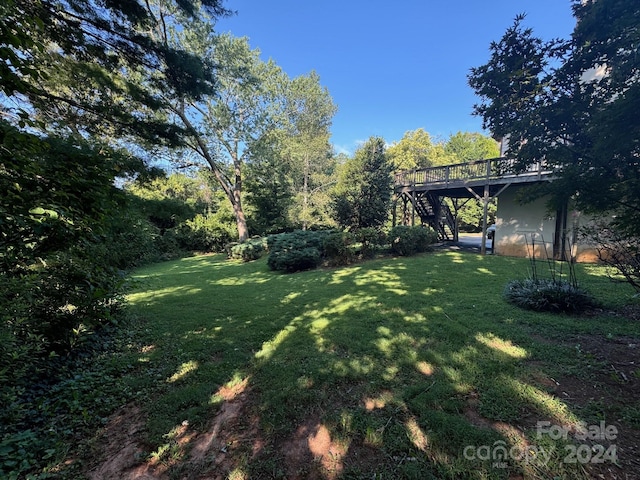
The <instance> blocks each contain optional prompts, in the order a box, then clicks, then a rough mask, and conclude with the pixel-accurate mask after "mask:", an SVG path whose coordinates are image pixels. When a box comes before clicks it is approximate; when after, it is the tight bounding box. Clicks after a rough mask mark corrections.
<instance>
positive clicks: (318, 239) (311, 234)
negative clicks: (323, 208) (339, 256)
mask: <svg viewBox="0 0 640 480" xmlns="http://www.w3.org/2000/svg"><path fill="white" fill-rule="evenodd" d="M330 233H331V232H329V231H312V230H296V231H294V232H291V233H280V234H278V235H271V236H269V237H267V246H268V249H269V258H268V259H267V265H268V266H269V268H270V269H271V270H277V271H282V272H289V273H291V272H297V271H299V270H309V269H311V268H316V267H317V266H318V265H320V261H321V258H322V252H323V250H324V239H325V237H326V236H327V235H329V234H330Z"/></svg>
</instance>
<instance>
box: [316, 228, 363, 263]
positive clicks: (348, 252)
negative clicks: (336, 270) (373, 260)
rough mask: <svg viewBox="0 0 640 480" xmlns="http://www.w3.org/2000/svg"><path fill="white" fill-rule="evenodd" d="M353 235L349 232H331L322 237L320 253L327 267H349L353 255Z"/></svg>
mask: <svg viewBox="0 0 640 480" xmlns="http://www.w3.org/2000/svg"><path fill="white" fill-rule="evenodd" d="M354 239H355V237H354V235H353V234H351V233H349V232H331V233H329V234H328V235H326V236H325V237H324V240H323V242H322V253H323V256H324V258H325V259H326V260H327V263H328V264H329V265H333V266H339V265H349V264H350V263H351V262H352V261H353V259H354V257H355V255H354V252H353V243H354Z"/></svg>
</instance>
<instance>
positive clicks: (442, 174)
mask: <svg viewBox="0 0 640 480" xmlns="http://www.w3.org/2000/svg"><path fill="white" fill-rule="evenodd" d="M551 173H553V172H552V171H551V170H550V169H549V168H546V167H545V164H544V162H537V163H535V164H532V165H531V166H530V167H529V168H527V169H526V170H524V171H522V170H517V169H516V168H515V161H514V160H509V159H506V158H491V159H489V160H477V161H475V162H468V163H457V164H454V165H443V166H440V167H426V168H415V169H412V170H403V171H401V172H397V173H396V174H395V185H396V187H415V186H421V185H440V186H443V187H446V186H454V185H456V184H458V185H464V184H465V183H468V182H470V181H478V180H486V181H491V180H499V179H503V178H513V177H517V178H531V180H533V181H535V180H541V179H542V177H543V176H545V175H549V174H551Z"/></svg>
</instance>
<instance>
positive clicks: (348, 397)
mask: <svg viewBox="0 0 640 480" xmlns="http://www.w3.org/2000/svg"><path fill="white" fill-rule="evenodd" d="M266 262H267V261H266V258H262V259H260V260H257V261H254V262H249V263H244V262H242V261H230V260H227V259H226V258H225V257H224V256H223V255H211V256H200V257H191V258H185V259H181V260H178V261H170V262H165V263H161V264H156V265H152V266H148V267H145V268H141V269H139V270H137V271H136V272H135V273H134V274H133V276H132V280H133V281H134V282H136V284H137V286H136V289H135V291H133V292H131V294H130V295H129V297H128V301H129V304H130V311H131V314H134V315H136V316H137V318H138V326H137V327H135V328H133V327H132V328H131V329H129V330H128V332H127V335H128V336H127V337H126V340H125V341H121V342H119V345H120V346H119V347H118V349H117V350H115V351H114V352H112V354H110V355H106V356H103V357H102V360H101V362H102V363H101V365H102V366H103V367H104V366H105V365H109V366H110V373H109V375H110V377H109V378H110V381H109V382H102V383H104V384H106V383H108V385H104V384H103V385H102V386H101V387H99V391H100V395H101V396H100V402H99V403H104V402H109V399H110V397H111V396H112V395H116V394H118V395H119V396H120V397H119V399H118V400H119V403H118V402H115V403H113V402H112V403H109V404H110V405H113V404H120V405H123V406H122V407H121V408H119V409H117V410H116V411H115V412H114V414H113V415H112V416H110V417H109V418H104V420H103V421H102V422H101V423H100V424H99V425H98V427H99V428H98V429H97V430H95V434H94V435H92V439H91V441H90V442H80V447H78V448H72V449H70V450H69V451H68V452H66V455H64V456H63V457H61V458H60V457H58V460H59V463H58V467H57V468H58V470H57V471H56V472H57V474H58V475H62V476H64V472H65V471H71V472H72V473H73V475H71V474H69V475H70V476H75V477H77V476H78V474H83V475H85V476H88V477H90V478H127V476H131V475H134V476H135V475H146V477H145V478H212V477H213V478H236V479H238V478H252V479H253V478H325V479H333V478H514V477H515V478H517V477H518V476H521V477H523V478H554V477H555V478H589V477H590V476H594V478H598V477H597V475H598V474H602V475H605V477H606V478H616V475H617V476H618V478H633V476H632V475H633V472H634V471H638V467H639V466H640V465H639V464H638V461H637V460H636V459H637V455H635V453H634V452H635V449H636V448H637V445H638V443H640V442H638V440H639V439H640V434H639V429H640V413H639V412H640V405H639V404H638V402H637V400H636V398H637V394H638V393H640V385H639V383H638V380H639V379H640V369H638V367H637V365H638V362H639V361H640V358H638V357H639V355H638V352H637V349H635V348H634V346H635V345H637V344H638V343H640V326H639V324H638V320H637V318H636V320H633V315H635V314H634V313H633V312H634V310H633V308H632V307H633V305H631V307H629V306H627V307H626V308H627V310H624V312H626V314H625V315H622V314H621V313H620V312H621V311H620V310H617V309H618V308H620V307H622V306H623V305H625V304H627V303H629V302H633V299H632V294H633V289H632V288H631V287H628V286H626V285H623V286H621V285H616V284H612V283H611V282H610V281H609V279H608V278H607V276H606V274H605V272H603V271H602V269H601V268H599V267H595V266H582V265H579V266H577V275H578V276H579V277H580V280H581V284H583V285H585V287H586V288H588V289H589V290H590V291H593V292H595V293H596V295H597V297H598V299H599V300H601V301H602V302H603V303H604V304H605V306H606V308H605V309H604V310H602V311H600V312H592V313H591V314H590V315H588V316H583V317H579V318H577V317H574V316H567V315H552V314H548V313H537V312H532V311H526V310H521V309H519V308H517V307H515V306H513V305H510V304H509V303H507V302H505V301H504V300H503V299H502V297H501V295H502V290H503V288H504V284H505V280H506V279H508V278H513V277H514V275H515V274H516V273H518V272H521V271H523V270H525V269H526V262H527V261H526V260H523V259H509V258H504V257H494V256H484V257H483V256H479V255H475V254H465V253H461V252H445V251H443V252H436V253H430V254H425V255H418V256H415V257H411V258H404V257H399V258H383V259H376V260H372V261H369V262H364V263H359V264H356V265H352V266H347V267H342V268H332V269H320V270H313V271H306V272H301V273H296V274H292V275H281V274H278V273H276V272H271V271H269V269H268V267H267V265H266ZM627 287H628V288H627ZM612 358H613V360H612ZM85 375H87V378H88V380H87V382H90V379H91V378H92V377H91V375H90V374H89V373H88V371H87V373H85ZM94 381H95V379H94ZM98 383H99V382H97V381H96V382H95V384H96V385H97V384H98ZM76 390H81V389H80V388H77V387H76ZM78 395H79V396H78ZM78 395H76V398H77V401H78V402H79V404H80V405H81V406H83V407H85V408H86V410H87V417H88V418H87V423H88V424H91V421H92V420H91V414H92V411H93V410H92V408H94V407H92V404H90V403H89V402H87V403H86V404H83V402H84V401H86V399H87V398H88V395H87V396H86V397H85V396H84V395H86V394H83V393H82V392H80V393H79V394H78ZM127 398H128V401H124V400H125V399H127ZM92 402H93V403H96V399H93V400H92ZM601 421H602V422H604V424H606V425H607V426H613V427H615V428H616V429H617V432H619V435H618V436H617V437H616V438H607V439H604V440H602V441H601V440H596V441H591V440H589V441H587V440H579V439H577V438H576V434H579V432H580V427H581V426H584V425H589V426H591V425H599V422H601ZM539 422H548V423H539ZM581 422H584V424H583V423H581ZM540 425H542V428H540ZM558 432H560V433H562V432H566V433H567V435H566V437H567V438H566V439H565V438H564V436H562V435H560V437H559V436H558V435H557V433H558ZM587 443H588V445H589V450H588V453H585V450H584V448H582V447H583V446H584V445H587ZM592 444H594V445H592ZM571 445H573V446H574V448H575V449H576V451H578V448H580V450H579V451H580V452H581V455H582V457H579V458H580V459H582V460H585V459H586V456H585V455H587V454H588V455H589V460H593V459H594V457H595V456H596V454H597V452H598V450H597V449H596V450H592V449H591V447H592V446H594V448H595V446H596V445H601V446H602V452H601V455H600V456H598V457H597V458H595V460H600V459H602V460H604V461H603V462H602V463H593V462H592V463H583V462H581V461H573V462H572V461H571V460H572V458H571V457H567V452H571V450H570V449H569V450H566V449H567V448H571ZM612 447H616V450H615V452H614V451H613V450H612V449H611V448H612ZM501 448H502V449H504V448H506V449H508V450H506V451H507V452H508V454H507V455H506V456H505V457H501V456H500V455H499V452H501V451H502V450H501ZM543 449H544V450H543ZM487 452H489V453H487ZM543 452H544V453H545V454H546V453H549V457H548V458H546V457H545V458H546V462H543V461H542V460H540V454H541V453H543ZM535 453H537V454H538V456H537V457H536V456H535V455H534V454H535ZM614 453H615V455H614ZM615 458H617V462H614V461H613V460H614V459H615ZM65 462H66V463H65ZM624 475H628V476H627V477H625V476H624Z"/></svg>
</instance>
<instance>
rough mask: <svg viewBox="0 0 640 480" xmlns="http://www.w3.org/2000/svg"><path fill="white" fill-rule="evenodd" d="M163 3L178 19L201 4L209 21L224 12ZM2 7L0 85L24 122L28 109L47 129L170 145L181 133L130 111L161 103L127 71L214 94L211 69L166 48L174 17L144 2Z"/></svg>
mask: <svg viewBox="0 0 640 480" xmlns="http://www.w3.org/2000/svg"><path fill="white" fill-rule="evenodd" d="M168 5H169V6H170V8H171V14H172V16H180V17H183V18H196V17H199V16H200V15H201V12H202V11H203V10H202V9H201V6H202V7H204V8H205V9H206V10H208V12H209V13H210V14H211V15H213V16H220V15H226V14H228V13H229V12H228V11H227V10H226V9H224V8H223V7H222V3H221V1H220V0H203V1H196V0H179V1H176V2H171V3H169V4H168ZM0 9H1V10H0V13H1V14H2V15H0V44H1V45H2V46H3V47H4V48H0V59H1V60H3V67H2V68H1V69H0V74H1V82H0V83H1V85H2V92H3V93H4V94H5V95H6V96H7V97H8V98H11V99H13V100H14V101H15V102H17V105H21V104H22V107H20V109H19V110H18V112H21V113H22V115H23V118H26V114H24V109H25V108H28V107H27V105H31V106H35V107H36V108H37V111H38V112H39V113H40V116H41V118H42V120H43V122H46V123H47V124H57V125H58V126H64V127H70V126H71V127H72V128H74V129H75V130H76V131H78V130H80V131H88V132H95V133H98V132H101V131H102V129H103V128H105V126H108V127H109V128H110V129H112V131H113V133H114V134H117V135H122V134H124V133H135V134H136V135H139V136H144V137H145V138H148V139H151V140H154V141H160V140H164V141H170V142H173V143H175V142H178V141H179V137H178V136H177V134H178V133H179V132H178V131H177V130H176V129H175V128H174V126H173V125H172V124H171V123H170V122H166V121H164V120H165V119H160V118H157V117H154V116H141V110H140V109H135V108H134V107H135V106H146V107H149V108H150V109H151V110H153V109H157V108H159V106H160V102H159V98H158V97H156V96H154V95H153V93H152V92H150V91H148V90H145V89H141V88H140V85H139V83H138V82H136V81H135V79H134V77H132V76H131V75H130V72H137V73H142V72H144V71H149V70H153V71H154V72H156V73H157V74H156V76H155V78H156V79H157V78H162V79H163V82H164V83H165V84H167V85H169V86H170V87H171V89H173V90H175V91H177V92H180V93H181V94H185V95H192V96H195V97H199V96H201V95H203V94H205V93H211V92H213V91H214V81H215V76H214V70H215V67H214V65H213V64H211V63H208V62H206V61H205V60H204V59H202V58H200V57H198V56H197V55H193V54H191V53H189V52H186V51H184V50H180V49H176V48H174V46H171V45H169V44H168V43H167V42H165V41H164V39H163V38H162V36H161V35H158V32H161V31H162V30H163V29H164V28H165V26H166V24H167V23H168V22H169V19H170V18H172V16H171V15H170V16H167V17H161V16H159V15H158V11H157V9H156V8H154V6H153V5H151V4H150V3H149V2H143V1H139V0H130V1H126V2H121V1H110V0H109V1H106V2H96V1H94V0H81V1H68V0H54V1H47V2H40V1H37V0H21V1H19V2H15V1H14V0H9V1H8V2H3V5H2V6H1V7H0ZM24 100H26V101H28V104H24V103H21V102H23V101H24ZM5 107H6V104H5Z"/></svg>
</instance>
